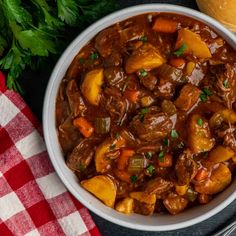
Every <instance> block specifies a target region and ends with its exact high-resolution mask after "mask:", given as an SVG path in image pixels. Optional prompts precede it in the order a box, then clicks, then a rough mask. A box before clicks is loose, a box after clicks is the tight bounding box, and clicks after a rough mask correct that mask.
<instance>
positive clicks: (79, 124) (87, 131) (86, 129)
mask: <svg viewBox="0 0 236 236" xmlns="http://www.w3.org/2000/svg"><path fill="white" fill-rule="evenodd" d="M73 125H74V126H75V127H76V128H78V129H79V131H80V132H81V133H82V134H83V135H84V137H86V138H88V137H90V136H91V135H92V134H93V132H94V127H93V126H92V124H91V123H90V122H88V121H87V120H86V119H85V118H83V117H78V118H76V119H74V121H73Z"/></svg>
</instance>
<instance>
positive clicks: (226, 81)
mask: <svg viewBox="0 0 236 236" xmlns="http://www.w3.org/2000/svg"><path fill="white" fill-rule="evenodd" d="M223 85H224V87H225V88H228V87H229V83H228V80H227V79H226V80H224V82H223Z"/></svg>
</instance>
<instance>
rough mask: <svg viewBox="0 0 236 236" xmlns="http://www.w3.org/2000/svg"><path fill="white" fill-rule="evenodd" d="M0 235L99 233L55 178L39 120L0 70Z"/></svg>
mask: <svg viewBox="0 0 236 236" xmlns="http://www.w3.org/2000/svg"><path fill="white" fill-rule="evenodd" d="M0 235H3V236H8V235H17V236H18V235H27V236H30V235H32V236H36V235H45V236H51V235H53V236H58V235H69V236H70V235H75V236H77V235H83V236H85V235H86V236H88V235H92V236H94V235H95V236H97V235H100V233H99V231H98V229H97V227H96V226H95V224H94V222H93V220H92V218H91V216H90V215H89V212H88V210H87V209H86V208H85V207H84V206H82V205H81V203H79V202H78V201H77V200H76V199H75V198H74V197H73V196H72V195H71V194H70V193H69V192H68V191H67V190H66V189H65V187H64V185H63V184H62V182H61V181H60V179H59V178H58V176H57V175H56V173H55V171H54V169H53V167H52V165H51V163H50V161H49V158H48V154H47V151H46V148H45V144H44V141H43V138H42V130H41V126H40V124H39V122H38V121H37V119H36V118H35V117H34V116H33V114H32V113H31V111H30V109H29V107H28V106H27V105H26V104H25V103H24V101H23V100H22V98H21V97H20V95H19V94H17V93H15V92H13V91H10V90H7V89H6V87H5V81H4V76H3V74H2V73H1V72H0Z"/></svg>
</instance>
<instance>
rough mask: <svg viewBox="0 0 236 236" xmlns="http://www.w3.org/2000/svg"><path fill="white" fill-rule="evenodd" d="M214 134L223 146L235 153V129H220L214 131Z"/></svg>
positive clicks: (231, 127) (232, 127)
mask: <svg viewBox="0 0 236 236" xmlns="http://www.w3.org/2000/svg"><path fill="white" fill-rule="evenodd" d="M216 134H217V136H218V137H219V138H222V139H223V142H224V145H225V146H229V147H231V148H232V149H233V150H234V151H236V128H235V127H234V126H232V125H230V127H227V128H224V127H222V128H220V129H219V130H216Z"/></svg>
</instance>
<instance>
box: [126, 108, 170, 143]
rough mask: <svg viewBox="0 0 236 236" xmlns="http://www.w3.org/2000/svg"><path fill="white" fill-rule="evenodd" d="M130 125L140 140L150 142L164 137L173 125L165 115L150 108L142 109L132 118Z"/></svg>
mask: <svg viewBox="0 0 236 236" xmlns="http://www.w3.org/2000/svg"><path fill="white" fill-rule="evenodd" d="M144 112H145V113H144ZM130 125H131V128H132V129H133V130H134V132H135V133H136V134H137V136H138V137H139V138H140V139H141V140H144V141H152V140H155V139H156V140H159V139H162V138H164V137H166V136H167V135H168V133H169V132H170V131H171V129H172V126H173V123H172V121H171V120H170V118H169V117H168V116H167V115H166V114H165V113H162V112H159V111H158V110H157V109H156V108H155V107H151V108H147V109H142V110H141V111H140V113H139V114H138V115H137V116H135V117H134V118H133V120H132V122H131V124H130Z"/></svg>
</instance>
